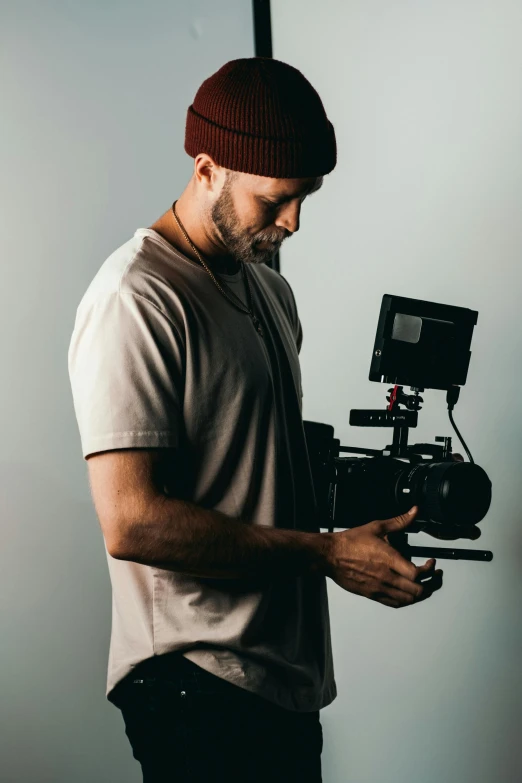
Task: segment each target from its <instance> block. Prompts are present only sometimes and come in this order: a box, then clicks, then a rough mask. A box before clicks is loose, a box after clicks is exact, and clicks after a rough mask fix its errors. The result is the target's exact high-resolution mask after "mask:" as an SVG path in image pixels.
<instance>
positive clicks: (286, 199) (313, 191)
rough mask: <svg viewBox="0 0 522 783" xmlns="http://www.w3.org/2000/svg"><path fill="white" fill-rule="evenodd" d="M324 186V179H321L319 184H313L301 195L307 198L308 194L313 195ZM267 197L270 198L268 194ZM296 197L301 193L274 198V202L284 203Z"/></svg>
mask: <svg viewBox="0 0 522 783" xmlns="http://www.w3.org/2000/svg"><path fill="white" fill-rule="evenodd" d="M322 186H323V180H322V179H321V180H320V182H319V184H317V183H316V184H315V185H313V186H312V189H311V190H307V191H305V192H304V193H303V194H301V197H303V196H304V197H305V198H306V196H311V195H312V193H317V191H318V190H320V189H321V188H322ZM267 198H269V197H268V196H267ZM294 198H299V194H297V195H295V196H293V195H290V196H280V197H279V198H277V199H273V201H274V203H277V204H284V203H285V201H292V200H293V199H294Z"/></svg>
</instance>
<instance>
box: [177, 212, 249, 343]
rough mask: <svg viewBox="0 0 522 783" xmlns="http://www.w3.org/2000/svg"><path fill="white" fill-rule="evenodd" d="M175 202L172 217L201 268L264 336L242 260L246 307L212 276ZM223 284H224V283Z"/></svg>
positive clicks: (240, 263)
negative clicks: (179, 215)
mask: <svg viewBox="0 0 522 783" xmlns="http://www.w3.org/2000/svg"><path fill="white" fill-rule="evenodd" d="M177 203H178V202H177V200H176V201H175V202H174V203H173V204H172V212H173V214H174V217H175V219H176V223H177V224H178V226H179V228H180V230H181V232H182V234H183V236H184V237H185V239H186V240H187V242H188V244H189V245H190V247H191V248H192V250H193V251H194V253H195V254H196V256H197V258H198V259H199V262H200V264H201V266H202V267H203V268H204V269H205V270H206V271H207V272H208V274H209V275H210V277H211V278H212V280H213V281H214V284H215V286H216V288H217V289H218V291H220V292H221V293H222V294H223V296H224V297H225V298H226V299H228V301H229V302H230V303H231V304H233V305H234V307H235V308H236V310H240V311H241V312H242V313H246V314H247V315H249V316H250V318H251V319H252V323H253V324H254V327H255V328H256V329H257V331H258V332H259V334H260V335H261V337H263V336H264V332H263V327H262V326H261V322H260V320H259V318H257V316H256V315H255V313H254V308H253V305H252V291H251V289H250V281H249V279H248V274H247V271H246V268H245V264H244V263H243V261H240V262H239V265H240V268H241V274H242V276H243V280H244V281H245V289H246V293H247V300H248V307H246V308H245V307H244V305H243V303H242V302H241V304H240V305H239V304H238V302H239V301H240V300H239V299H238V300H237V301H236V297H235V295H234V293H233V292H232V291H230V293H227V291H226V289H225V288H223V286H222V285H221V283H219V282H218V281H217V280H216V278H215V276H214V274H213V272H212V271H211V270H210V269H209V268H208V266H207V264H206V263H205V262H204V260H203V258H202V257H201V254H200V252H199V251H198V249H197V247H196V246H195V245H194V243H193V242H192V240H191V239H190V237H189V235H188V234H187V232H186V231H185V228H184V227H183V225H182V223H181V220H180V219H179V217H178V215H177V213H176V204H177ZM225 286H226V284H225ZM230 294H232V296H233V297H234V299H233V298H232V296H231V295H230Z"/></svg>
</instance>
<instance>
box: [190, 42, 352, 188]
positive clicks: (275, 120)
mask: <svg viewBox="0 0 522 783" xmlns="http://www.w3.org/2000/svg"><path fill="white" fill-rule="evenodd" d="M185 150H186V152H188V154H189V155H191V156H192V157H193V158H195V157H196V156H197V155H199V153H200V152H206V153H207V154H208V155H210V156H211V157H212V158H213V159H214V160H215V162H216V163H217V164H218V165H219V166H223V167H224V168H227V169H232V170H234V171H243V172H247V173H249V174H259V175H261V176H263V177H277V178H301V177H319V176H322V175H324V174H328V173H329V172H330V171H332V169H333V168H334V167H335V164H336V160H337V148H336V143H335V132H334V129H333V125H332V124H331V122H329V120H328V118H327V116H326V114H325V110H324V107H323V104H322V102H321V99H320V97H319V95H318V94H317V92H316V91H315V90H314V88H313V87H312V85H311V84H310V82H309V81H308V80H307V79H305V77H304V76H303V74H302V73H301V72H300V71H298V70H297V68H294V67H293V66H291V65H288V64H287V63H283V62H281V61H280V60H273V59H272V58H268V57H251V58H248V59H241V60H231V61H230V62H228V63H226V64H225V65H223V66H222V68H220V69H219V71H217V72H216V73H215V74H213V75H212V76H210V77H209V78H208V79H206V80H205V81H204V82H203V84H202V85H201V87H200V88H199V90H198V91H197V93H196V97H195V98H194V103H193V104H192V106H190V107H189V109H188V113H187V123H186V128H185Z"/></svg>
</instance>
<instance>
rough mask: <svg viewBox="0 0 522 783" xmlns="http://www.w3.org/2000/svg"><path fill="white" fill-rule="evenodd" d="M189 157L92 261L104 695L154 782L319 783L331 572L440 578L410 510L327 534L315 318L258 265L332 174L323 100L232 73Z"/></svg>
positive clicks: (220, 75)
mask: <svg viewBox="0 0 522 783" xmlns="http://www.w3.org/2000/svg"><path fill="white" fill-rule="evenodd" d="M185 149H186V151H187V152H188V154H189V155H191V156H192V157H193V158H194V170H193V174H192V177H191V180H190V182H189V183H188V185H187V187H186V189H185V191H184V192H183V194H182V195H181V196H180V198H179V199H178V200H177V201H176V202H174V204H173V205H172V207H171V208H170V209H168V210H167V211H166V212H165V213H164V214H163V215H162V216H161V217H160V218H159V219H158V220H157V221H156V222H155V223H154V224H153V225H152V226H150V227H148V228H140V229H138V230H137V231H136V232H135V234H134V236H133V237H132V238H131V239H129V240H128V241H127V242H125V243H124V244H123V245H122V246H121V247H120V248H118V249H117V250H116V251H115V252H114V253H113V254H112V255H111V256H110V257H109V258H108V259H107V260H106V261H105V262H104V264H103V265H102V266H101V268H100V269H99V271H98V273H97V274H96V276H95V277H94V279H93V281H92V283H91V284H90V286H89V288H88V290H87V291H86V293H85V295H84V297H83V298H82V301H81V302H80V305H79V307H78V311H77V317H76V323H75V328H74V332H73V335H72V339H71V344H70V349H69V371H70V378H71V384H72V390H73V396H74V404H75V410H76V415H77V420H78V425H79V429H80V435H81V440H82V453H83V456H84V458H85V459H86V460H88V469H89V479H90V485H91V490H92V494H93V500H94V504H95V508H96V512H97V515H98V518H99V521H100V524H101V527H102V531H103V535H104V541H105V547H106V552H107V559H108V565H109V569H110V575H111V581H112V588H113V614H112V636H111V647H110V654H109V670H108V681H107V697H108V699H109V700H110V701H111V702H113V703H114V704H116V705H117V706H118V707H119V708H120V709H121V710H122V714H123V717H124V720H125V726H126V733H127V735H128V737H129V740H130V742H131V745H132V749H133V754H134V757H135V758H136V759H138V760H139V762H140V763H141V766H142V769H143V774H144V779H145V780H146V781H149V783H152V782H153V781H160V780H161V781H164V780H169V781H170V780H172V781H174V780H176V781H177V780H179V781H185V780H186V781H207V780H210V779H213V780H218V781H221V780H223V781H227V783H236V782H237V783H239V782H240V783H250V782H252V783H253V782H254V781H263V780H270V781H272V782H276V781H285V783H292V781H298V780H299V781H300V782H303V781H310V782H312V781H313V783H317V782H318V781H320V780H321V760H320V756H321V750H322V745H323V739H322V729H321V724H320V721H319V710H320V709H322V708H324V707H326V706H327V705H329V704H331V702H332V701H333V700H334V699H335V697H336V695H337V689H336V684H335V680H334V670H333V662H332V650H331V640H330V625H329V615H328V599H327V589H326V576H329V577H330V578H331V579H333V580H334V581H335V582H336V583H337V584H339V585H340V586H341V587H343V588H344V589H345V590H348V591H350V592H352V593H355V594H358V595H362V596H364V597H366V598H370V599H372V600H376V601H379V602H380V603H382V604H385V605H387V606H393V607H400V606H406V605H409V604H412V603H414V602H418V601H421V600H424V599H425V598H427V597H428V596H429V595H431V594H432V592H433V591H434V590H435V589H438V587H440V584H441V580H440V575H441V572H440V571H435V570H434V565H435V562H434V561H433V560H430V561H428V562H427V563H426V564H425V565H423V566H419V567H416V566H414V565H413V564H412V563H410V562H409V561H407V560H405V559H404V558H402V557H401V556H400V555H399V554H398V552H396V551H395V550H394V549H393V548H392V547H391V546H390V545H389V543H388V541H387V539H386V534H387V533H388V532H391V531H395V530H401V529H405V528H406V527H407V526H408V525H409V524H410V523H411V521H412V520H413V518H414V516H415V509H414V510H413V513H411V514H410V515H404V516H402V517H397V518H394V519H392V520H385V521H375V522H372V523H370V524H368V525H365V526H363V527H360V528H358V529H354V530H346V531H340V532H337V533H333V534H328V533H321V531H320V529H319V527H318V525H317V519H316V517H315V507H314V504H315V500H314V494H313V487H312V480H311V475H310V467H309V463H308V458H307V454H306V444H305V437H304V431H303V422H302V415H301V411H302V404H301V403H302V400H301V398H302V389H301V374H300V368H299V358H298V354H299V350H300V348H301V342H302V327H301V323H300V320H299V316H298V312H297V308H296V303H295V300H294V296H293V293H292V290H291V288H290V285H289V284H288V283H287V281H286V280H285V279H284V277H282V276H281V275H280V274H279V273H278V272H276V271H274V270H272V269H271V268H269V267H268V266H267V265H266V262H267V261H269V260H270V259H271V258H272V257H273V255H274V254H275V252H276V251H277V250H278V248H279V247H280V246H281V243H282V242H283V241H284V239H286V238H288V237H290V236H291V235H292V234H293V233H295V232H296V231H297V230H298V229H299V219H300V210H301V205H302V203H303V201H304V200H305V198H307V197H308V196H310V195H311V194H312V193H313V192H314V191H316V190H318V189H319V188H320V187H321V185H322V182H323V177H324V176H325V175H327V174H328V173H329V172H330V171H332V169H333V168H334V166H335V163H336V142H335V134H334V129H333V126H332V125H331V123H330V122H329V120H328V119H327V117H326V114H325V111H324V108H323V104H322V102H321V99H320V98H319V96H318V94H317V92H316V91H315V90H314V88H313V87H312V85H311V84H310V83H309V82H308V81H307V80H306V79H305V77H304V76H303V75H302V74H301V73H300V72H299V71H298V70H296V69H295V68H293V67H291V66H289V65H287V64H285V63H282V62H279V61H276V60H270V59H264V58H252V59H241V60H235V61H232V62H229V63H227V64H226V65H224V66H223V67H222V68H221V69H220V70H219V71H218V72H217V73H215V74H213V75H212V76H211V77H210V78H209V79H207V80H206V81H205V82H204V83H203V84H202V85H201V87H200V89H199V90H198V92H197V94H196V97H195V100H194V103H193V105H192V106H191V107H190V108H189V110H188V115H187V123H186V136H185ZM421 578H422V579H423V580H424V581H423V582H422V583H421Z"/></svg>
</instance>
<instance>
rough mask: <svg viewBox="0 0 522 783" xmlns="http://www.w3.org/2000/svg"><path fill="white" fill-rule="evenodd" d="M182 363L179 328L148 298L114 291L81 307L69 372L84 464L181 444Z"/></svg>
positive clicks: (75, 329) (183, 367) (70, 355)
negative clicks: (104, 454) (115, 452)
mask: <svg viewBox="0 0 522 783" xmlns="http://www.w3.org/2000/svg"><path fill="white" fill-rule="evenodd" d="M184 356H185V351H184V345H183V341H182V339H181V336H180V332H179V330H178V328H177V327H176V326H175V325H174V323H173V322H172V321H171V320H170V319H169V318H168V316H167V315H165V313H163V312H162V310H160V309H159V308H158V307H157V306H156V305H155V304H154V303H153V302H151V301H149V300H148V299H147V298H146V297H144V296H141V295H140V294H135V293H133V292H123V291H116V292H110V293H107V294H104V295H102V296H100V297H98V298H97V299H96V300H95V301H94V302H91V303H89V305H83V303H81V304H80V307H79V308H78V310H77V313H76V321H75V325H74V330H73V334H72V338H71V342H70V346H69V353H68V366H69V378H70V382H71V388H72V393H73V401H74V409H75V413H76V419H77V422H78V427H79V430H80V438H81V446H82V454H83V457H84V459H86V458H87V456H88V455H90V454H93V453H94V452H97V451H105V450H108V449H121V448H132V447H156V446H171V447H175V446H177V445H178V444H179V439H180V429H181V423H182V415H183V391H184V377H185V360H184Z"/></svg>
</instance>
